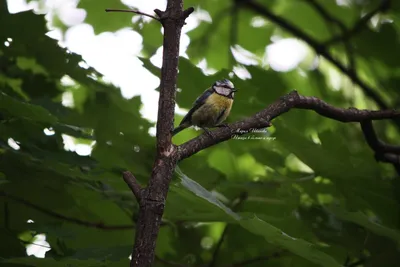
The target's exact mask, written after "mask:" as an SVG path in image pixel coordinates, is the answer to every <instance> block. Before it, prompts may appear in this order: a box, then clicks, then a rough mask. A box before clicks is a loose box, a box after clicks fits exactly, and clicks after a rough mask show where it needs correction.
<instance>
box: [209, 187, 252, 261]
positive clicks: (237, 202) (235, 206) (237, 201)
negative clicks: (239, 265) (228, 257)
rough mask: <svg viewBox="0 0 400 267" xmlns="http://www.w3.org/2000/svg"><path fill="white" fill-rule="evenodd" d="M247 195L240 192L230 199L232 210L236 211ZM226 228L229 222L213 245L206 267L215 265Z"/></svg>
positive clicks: (226, 231)
mask: <svg viewBox="0 0 400 267" xmlns="http://www.w3.org/2000/svg"><path fill="white" fill-rule="evenodd" d="M247 197H248V194H247V192H242V193H241V194H240V196H239V197H238V198H236V199H235V200H234V201H232V204H231V209H232V211H234V212H236V211H237V210H238V208H239V207H240V205H241V204H242V203H243V201H245V200H246V199H247ZM228 229H229V224H226V225H225V228H224V231H223V232H222V234H221V237H220V238H219V241H218V243H217V245H216V246H215V249H214V253H213V257H212V259H211V261H210V264H208V267H214V266H217V259H218V254H219V252H220V250H221V246H222V244H223V243H224V240H225V237H226V235H227V233H228Z"/></svg>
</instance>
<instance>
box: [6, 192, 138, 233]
mask: <svg viewBox="0 0 400 267" xmlns="http://www.w3.org/2000/svg"><path fill="white" fill-rule="evenodd" d="M0 196H4V197H6V198H8V199H11V200H13V201H15V202H18V203H21V204H23V205H25V206H27V207H30V208H32V209H35V210H37V211H40V212H42V213H44V214H46V215H49V216H51V217H54V218H57V219H60V220H64V221H67V222H71V223H75V224H78V225H82V226H86V227H91V228H97V229H102V230H132V229H133V228H134V225H105V224H104V223H102V222H97V223H96V222H88V221H84V220H80V219H77V218H72V217H68V216H65V215H62V214H59V213H57V212H54V211H52V210H48V209H45V208H43V207H40V206H38V205H36V204H33V203H30V202H29V201H27V200H25V199H22V198H19V197H17V196H13V195H10V194H8V193H6V192H4V191H0Z"/></svg>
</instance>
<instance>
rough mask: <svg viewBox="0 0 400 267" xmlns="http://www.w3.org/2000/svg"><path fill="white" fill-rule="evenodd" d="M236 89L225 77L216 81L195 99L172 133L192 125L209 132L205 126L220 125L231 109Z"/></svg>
mask: <svg viewBox="0 0 400 267" xmlns="http://www.w3.org/2000/svg"><path fill="white" fill-rule="evenodd" d="M236 91H237V89H235V88H234V85H233V83H232V82H231V81H229V80H227V79H223V80H219V81H216V82H215V83H214V84H213V85H212V86H211V87H210V88H208V89H207V90H205V91H204V93H203V94H202V95H201V96H199V97H198V98H197V99H196V101H195V102H194V104H193V107H192V108H191V109H190V110H189V112H188V113H187V114H186V116H185V117H184V118H183V119H182V121H181V123H180V124H179V126H178V127H176V128H175V129H174V130H173V131H172V135H173V136H174V135H175V134H177V133H179V132H180V131H182V130H183V129H185V128H188V127H190V126H192V125H194V126H198V127H200V128H202V129H203V130H205V131H206V132H209V131H208V129H207V127H216V126H220V125H221V123H222V122H223V121H225V119H226V118H227V117H228V115H229V113H230V111H231V108H232V104H233V98H234V96H235V92H236Z"/></svg>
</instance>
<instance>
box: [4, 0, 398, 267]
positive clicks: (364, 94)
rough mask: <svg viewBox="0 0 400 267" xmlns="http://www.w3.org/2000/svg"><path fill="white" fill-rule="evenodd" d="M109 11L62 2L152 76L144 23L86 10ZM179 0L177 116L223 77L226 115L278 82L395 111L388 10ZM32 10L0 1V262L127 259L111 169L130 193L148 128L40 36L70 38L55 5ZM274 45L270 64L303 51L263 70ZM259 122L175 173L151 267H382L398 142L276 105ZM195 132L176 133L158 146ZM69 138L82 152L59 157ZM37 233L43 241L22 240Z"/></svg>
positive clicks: (149, 24) (265, 98)
mask: <svg viewBox="0 0 400 267" xmlns="http://www.w3.org/2000/svg"><path fill="white" fill-rule="evenodd" d="M11 1H12V0H9V1H8V2H11ZM65 1H66V2H67V0H65ZM28 2H39V7H40V5H45V2H46V1H44V0H39V1H28ZM69 2H71V3H75V2H77V1H69ZM116 2H117V1H108V0H96V1H94V0H92V1H90V0H80V1H79V3H78V4H77V8H81V9H84V10H85V11H86V12H87V14H86V17H85V21H84V22H85V23H88V24H90V25H91V26H92V27H93V29H94V32H95V33H96V34H100V33H103V32H106V31H108V32H116V31H118V30H119V29H122V28H126V27H128V28H131V29H132V30H133V31H135V32H137V33H139V34H140V35H141V36H142V38H143V42H142V47H141V51H140V53H137V54H135V57H136V56H137V57H138V58H139V59H140V60H141V62H142V63H143V68H146V69H147V70H148V71H149V72H150V73H152V74H154V76H155V77H159V75H160V69H159V66H156V65H157V64H156V65H154V64H153V63H154V61H153V60H150V58H152V56H154V55H155V54H156V53H157V51H159V48H160V46H161V45H162V41H163V39H162V32H161V26H160V24H159V22H158V21H156V20H152V19H149V18H145V17H142V16H139V15H137V14H127V13H113V14H111V13H106V12H105V11H104V10H105V9H106V8H125V9H127V8H129V7H128V6H125V5H124V4H123V3H119V1H118V4H116ZM122 2H127V1H122ZM149 2H152V1H149ZM156 2H159V1H154V3H156ZM161 4H162V5H161V6H153V8H158V9H161V10H163V9H164V8H165V4H164V3H163V2H162V1H161ZM184 5H185V7H189V6H193V7H194V8H195V12H194V13H193V14H192V15H191V17H190V18H189V19H193V20H195V21H196V23H192V24H190V25H195V26H194V27H193V28H192V29H190V30H189V31H188V32H187V36H188V37H189V38H190V43H189V45H188V47H187V50H186V51H184V52H186V55H184V56H183V57H181V58H180V61H179V75H178V84H177V87H178V90H177V91H178V92H177V104H178V105H179V107H180V108H184V109H189V108H190V107H191V105H192V103H193V101H194V100H195V99H196V97H197V96H198V95H199V94H201V93H202V92H203V91H204V90H205V89H206V88H207V87H208V86H210V85H211V84H212V83H213V82H214V81H215V80H217V79H222V78H227V77H228V78H230V79H231V81H232V82H233V83H234V84H235V86H236V87H237V88H239V90H240V91H239V92H238V93H237V94H236V96H235V103H234V106H233V109H232V112H231V115H230V116H229V118H228V122H234V121H237V120H241V119H243V118H246V117H248V116H252V115H253V114H254V113H256V112H257V111H260V110H261V109H263V108H265V107H266V106H268V104H271V103H272V102H273V101H275V100H277V99H279V97H280V96H282V95H284V94H286V93H288V92H290V91H292V90H293V89H296V90H297V91H298V92H299V93H300V94H301V95H305V96H315V97H318V98H320V99H322V100H324V101H325V102H327V103H329V104H331V105H333V106H336V107H339V108H349V107H356V108H359V109H370V110H382V109H393V108H400V93H399V90H398V86H399V84H400V82H399V81H400V63H399V62H400V49H399V48H400V3H399V2H398V1H395V0H393V1H387V0H370V1H366V0H347V1H339V0H337V1H334V0H279V1H278V0H275V1H267V0H250V1H244V0H236V1H234V0H203V1H193V0H186V1H184ZM74 8H75V6H74ZM47 11H49V10H47ZM41 13H42V12H34V11H32V10H28V11H24V12H18V13H13V14H11V13H10V12H9V10H8V8H7V2H6V1H3V2H2V4H1V7H0V25H1V28H0V44H1V45H0V240H1V242H0V265H1V266H7V267H16V266H40V267H42V266H51V267H57V266H60V267H61V266H62V267H64V266H82V267H83V266H110V267H114V266H115V267H119V266H128V265H129V259H128V257H129V255H130V253H131V250H132V245H133V242H134V228H135V221H136V219H137V215H138V214H137V213H138V204H137V203H136V201H135V200H134V197H133V196H132V193H131V191H130V190H129V188H128V187H127V185H126V184H125V183H124V181H123V179H122V177H121V173H122V171H124V170H130V171H132V172H133V173H134V174H135V176H136V178H137V179H138V180H139V182H140V183H141V184H146V183H147V181H148V178H149V176H150V174H151V172H152V165H153V161H154V155H155V143H156V140H155V135H154V128H153V127H154V126H155V122H154V121H152V120H151V119H149V118H148V117H146V116H144V115H143V112H141V111H143V109H144V108H146V107H143V105H142V100H141V96H134V97H131V98H126V97H123V95H122V94H121V91H120V88H118V86H115V85H113V84H112V83H110V82H109V80H108V79H107V78H105V77H103V75H105V73H103V72H102V71H101V70H96V69H95V68H93V66H88V65H87V64H86V63H85V61H84V60H83V58H82V55H79V54H76V53H73V52H71V51H69V50H68V47H63V46H62V45H60V44H59V42H58V41H57V40H55V39H52V38H51V37H49V36H48V35H46V33H47V32H49V31H50V30H52V29H54V28H57V29H59V30H60V31H61V33H62V36H64V37H65V36H66V35H64V34H66V33H67V32H68V31H69V30H70V28H71V27H73V26H71V25H67V24H65V20H64V23H63V20H62V18H60V14H61V12H48V14H47V15H43V14H41ZM188 25H189V23H188ZM185 27H186V26H185ZM185 38H186V36H185ZM289 38H290V39H289ZM294 39H295V40H297V41H295V42H294V41H293V40H294ZM287 40H291V42H292V43H293V42H294V43H295V45H294V46H291V47H289V48H286V50H285V51H284V54H285V53H286V54H287V55H288V56H289V57H292V58H294V57H297V56H298V55H297V54H296V51H297V53H300V52H299V51H300V50H301V51H303V52H302V53H303V54H304V56H303V57H301V58H300V59H299V60H298V62H296V63H294V66H293V67H288V68H286V69H280V68H279V64H274V62H272V60H271V58H272V57H273V56H275V55H274V54H273V53H272V52H274V51H277V50H274V46H275V47H276V46H277V45H281V46H282V42H285V41H287ZM132 49H133V50H134V49H135V48H134V47H132ZM292 49H293V50H296V49H297V50H296V51H295V52H293V51H291V50H292ZM158 53H159V52H158ZM271 53H272V54H271ZM274 53H276V52H274ZM102 56H104V57H105V56H106V55H102V54H99V55H98V57H100V58H101V57H102ZM283 56H284V55H281V58H283ZM278 61H279V59H278ZM278 63H279V62H278ZM297 63H298V64H297ZM205 65H206V66H207V69H206V68H204V66H205ZM200 66H202V68H200ZM130 75H132V76H134V78H135V79H137V80H138V81H141V79H142V82H146V81H143V79H144V78H143V77H140V75H137V74H135V73H134V72H132V73H131V74H130ZM66 81H68V82H66ZM139 85H140V83H138V84H135V83H132V84H131V86H132V88H134V90H136V88H135V87H138V86H139ZM138 90H139V89H137V90H136V91H138ZM151 90H157V88H152V89H151ZM153 93H154V92H153ZM67 97H69V98H70V99H72V100H71V101H70V102H72V104H71V103H69V104H68V103H66V102H68V101H66V98H67ZM147 108H148V107H147ZM152 108H153V109H156V108H157V107H152ZM181 118H182V116H181V115H176V122H175V124H178V123H179V121H180V120H181ZM272 124H273V126H272V127H270V128H268V129H262V130H257V131H256V130H255V131H253V132H250V133H248V134H247V135H244V136H243V137H245V138H233V139H231V140H228V141H226V142H223V143H220V144H217V145H215V146H212V147H210V148H207V149H205V150H203V151H201V152H199V153H197V154H195V155H193V156H192V157H189V158H187V159H185V160H183V161H181V162H180V163H179V164H178V165H179V168H177V169H176V172H175V176H174V178H173V180H172V183H171V186H170V191H169V193H168V198H167V203H166V210H165V213H164V216H163V222H162V227H161V230H160V233H159V236H158V239H157V248H156V261H155V264H154V266H160V267H164V266H199V267H200V266H211V267H212V266H222V267H225V266H226V267H228V266H251V267H258V266H282V267H286V266H287V267H288V266H296V267H302V266H329V267H330V266H332V267H333V266H385V267H390V266H398V262H400V251H399V243H400V180H399V174H400V163H399V162H400V161H399V160H398V159H399V156H400V149H399V148H398V147H392V148H391V149H389V150H390V152H391V153H390V156H388V154H387V153H386V154H385V153H383V152H385V151H384V149H382V148H379V146H378V148H377V147H374V146H373V145H371V143H370V144H369V143H368V142H367V140H366V138H365V137H364V134H363V131H362V128H361V126H360V124H359V123H342V122H339V121H335V120H333V119H329V118H326V117H323V116H321V115H319V114H317V113H316V112H313V111H309V110H298V109H296V110H290V111H289V112H288V113H285V114H283V115H282V116H279V117H278V118H276V119H275V120H273V121H272ZM373 126H374V129H375V131H376V134H377V136H378V137H379V139H380V140H381V141H382V142H385V143H390V144H393V145H400V142H399V140H400V132H399V130H400V120H398V119H397V120H396V119H391V120H382V121H376V122H374V123H373ZM364 128H365V127H364ZM364 130H365V129H364ZM201 133H202V132H201V131H195V130H193V129H188V130H184V131H182V132H181V133H179V134H178V135H176V136H175V137H174V139H173V140H174V143H176V144H181V143H184V142H186V141H187V140H189V139H191V138H194V137H196V136H197V135H199V134H201ZM68 140H69V142H73V144H74V147H75V149H70V148H68V146H67V142H68ZM71 140H72V141H71ZM79 145H86V147H90V149H91V150H90V153H87V154H85V155H83V154H82V153H77V152H78V150H77V149H76V148H77V147H79ZM393 157H394V158H395V160H391V159H393ZM396 170H397V171H396ZM43 234H44V235H45V238H46V241H47V242H48V245H47V244H46V245H40V244H41V243H40V244H39V237H43ZM33 244H39V245H33ZM32 246H33V247H35V248H36V249H39V248H42V249H46V250H48V251H47V252H46V254H45V258H37V257H35V256H28V255H27V251H26V248H27V247H30V248H32ZM41 246H42V247H41ZM43 246H44V247H45V248H43ZM50 248H51V249H50ZM49 249H50V250H49Z"/></svg>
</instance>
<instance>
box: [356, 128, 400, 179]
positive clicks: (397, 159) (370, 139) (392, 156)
mask: <svg viewBox="0 0 400 267" xmlns="http://www.w3.org/2000/svg"><path fill="white" fill-rule="evenodd" d="M361 129H362V131H363V134H364V137H365V140H366V141H367V143H368V145H369V146H370V147H371V149H372V150H373V151H374V152H375V159H376V160H377V161H382V162H388V163H392V164H393V166H394V167H395V169H396V171H397V173H398V174H399V175H400V146H395V145H390V144H386V143H384V142H382V141H381V140H379V138H378V136H377V135H376V132H375V130H374V127H373V125H372V121H370V120H366V121H362V122H361Z"/></svg>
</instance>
